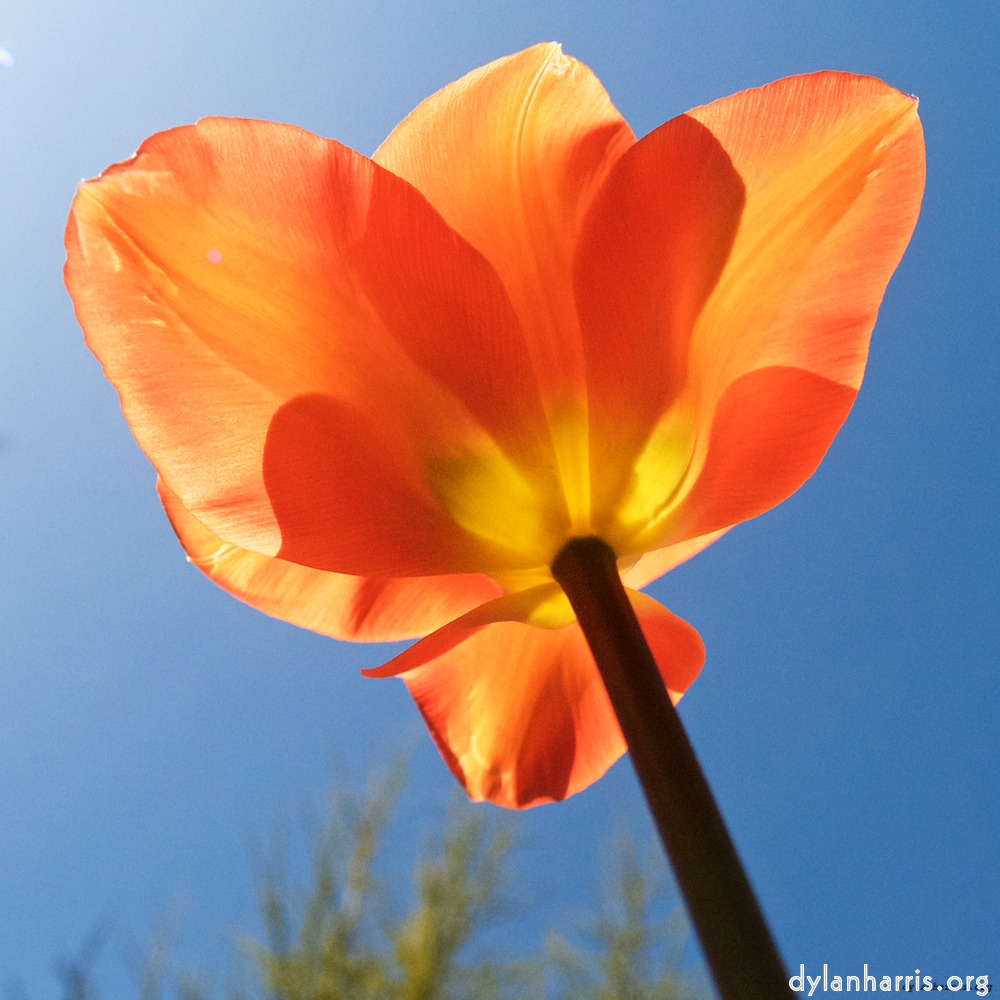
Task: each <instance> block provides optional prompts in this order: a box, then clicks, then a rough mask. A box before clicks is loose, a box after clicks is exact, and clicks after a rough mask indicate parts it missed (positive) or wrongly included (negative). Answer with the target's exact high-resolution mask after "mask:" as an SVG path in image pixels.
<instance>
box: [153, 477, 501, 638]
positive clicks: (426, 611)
mask: <svg viewBox="0 0 1000 1000" xmlns="http://www.w3.org/2000/svg"><path fill="white" fill-rule="evenodd" d="M158 485H159V491H160V499H161V500H162V501H163V505H164V507H165V508H166V511H167V514H168V515H169V517H170V521H171V524H173V527H174V530H175V531H176V532H177V537H178V538H179V539H180V542H181V544H182V545H183V546H184V548H185V550H186V551H187V554H188V556H189V557H190V559H191V562H192V563H194V565H195V566H197V567H198V569H200V570H201V571H202V572H203V573H204V574H205V575H206V576H207V577H208V578H209V579H211V580H212V581H214V582H215V583H217V584H218V585H219V586H220V587H222V588H223V589H224V590H227V591H228V592H229V593H230V594H232V595H233V596H234V597H238V598H239V599H240V600H241V601H246V603H247V604H250V605H252V606H253V607H255V608H257V609H258V610H259V611H264V612H266V613H267V614H269V615H273V616H274V617H276V618H281V619H283V620H284V621H287V622H291V623H292V624H293V625H299V626H301V627H303V628H309V629H312V630H313V631H314V632H321V633H323V634H324V635H329V636H333V637H334V638H335V639H352V640H356V641H359V642H389V641H393V640H397V639H413V638H416V637H417V636H421V635H426V634H427V633H428V632H430V631H432V630H434V629H438V628H441V626H443V625H445V624H447V623H448V622H450V621H452V620H453V619H455V618H457V617H459V616H460V615H463V614H465V613H466V612H467V611H470V610H471V609H473V608H475V607H478V606H479V605H480V604H483V603H484V602H486V601H490V600H492V599H494V598H495V597H498V596H499V595H500V592H501V591H500V587H499V586H498V585H497V584H496V583H494V582H493V581H492V580H491V579H490V578H489V577H487V576H482V575H480V574H467V575H463V576H432V577H404V578H401V579H393V578H389V577H358V576H345V575H343V574H340V573H327V572H324V571H322V570H315V569H310V568H309V567H307V566H300V565H298V564H297V563H293V562H288V561H287V560H285V559H278V558H275V557H272V556H264V555H261V554H260V553H258V552H251V551H249V550H248V549H241V548H240V547H239V546H237V545H233V544H232V543H230V542H224V541H222V539H221V538H219V537H218V536H217V535H213V534H212V532H211V531H209V529H208V528H206V527H205V525H203V524H202V523H201V521H199V520H198V519H197V518H196V517H195V516H194V515H193V514H191V512H190V511H188V510H187V509H186V508H185V507H184V506H183V504H181V502H180V501H179V500H178V499H177V496H176V495H175V494H173V493H171V492H170V490H169V489H167V487H166V486H164V485H163V483H162V481H161V482H160V483H159V484H158Z"/></svg>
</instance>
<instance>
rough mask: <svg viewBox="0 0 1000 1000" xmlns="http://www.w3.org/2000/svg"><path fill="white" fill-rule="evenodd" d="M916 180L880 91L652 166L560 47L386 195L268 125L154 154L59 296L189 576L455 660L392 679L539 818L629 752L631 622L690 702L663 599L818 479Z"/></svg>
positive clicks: (755, 115)
mask: <svg viewBox="0 0 1000 1000" xmlns="http://www.w3.org/2000/svg"><path fill="white" fill-rule="evenodd" d="M923 170H924V167H923V147H922V136H921V130H920V123H919V119H918V117H917V113H916V101H915V100H914V99H913V98H911V97H908V96H906V95H904V94H902V93H900V92H898V91H896V90H894V89H892V88H891V87H889V86H887V85H886V84H884V83H882V82H881V81H878V80H875V79H872V78H869V77H859V76H853V75H850V74H844V73H832V72H823V73H815V74H812V75H808V76H799V77H791V78H788V79H784V80H779V81H777V82H776V83H772V84H770V85H769V86H766V87H762V88H759V89H756V90H748V91H745V92H743V93H740V94H736V95H734V96H732V97H729V98H725V99H723V100H719V101H715V102H713V103H711V104H708V105H705V106H702V107H699V108H695V109H694V110H692V111H690V112H688V113H687V114H685V115H681V116H679V117H677V118H674V119H672V120H671V121H668V122H667V123H666V124H665V125H662V126H661V127H660V128H658V129H656V130H655V131H653V132H651V133H650V134H649V135H647V136H646V137H645V138H643V139H641V140H638V141H637V140H636V139H635V137H634V136H633V134H632V132H631V131H630V129H629V127H628V125H627V124H626V123H625V121H624V120H623V118H622V117H621V115H620V114H619V113H618V112H617V110H616V109H615V108H614V106H613V105H612V104H611V102H610V99H609V98H608V95H607V94H606V92H605V91H604V89H603V88H602V87H601V85H600V83H599V82H598V80H597V79H596V77H595V76H594V75H593V73H591V71H590V70H589V69H587V67H585V66H583V65H582V64H581V63H578V62H576V61H575V60H573V59H570V58H568V57H566V56H565V55H563V53H562V51H561V49H560V48H559V46H558V45H554V44H550V45H536V46H534V47H532V48H529V49H526V50H525V51H523V52H520V53H518V54H516V55H512V56H509V57H507V58H504V59H499V60H497V61H496V62H493V63H490V64H489V65H488V66H484V67H482V68H481V69H478V70H475V71H474V72H472V73H470V74H468V75H467V76H465V77H463V78H462V79H461V80H458V81H457V82H455V83H453V84H450V85H449V86H447V87H445V88H444V89H443V90H441V91H439V92H438V93H436V94H434V95H433V96H432V97H430V98H428V99H427V100H425V101H424V102H423V103H422V104H420V105H419V106H418V107H417V108H416V110H414V111H413V112H412V113H411V114H410V115H409V116H408V117H407V118H406V119H405V120H404V121H403V122H402V123H401V124H400V125H399V126H398V127H397V128H396V129H395V130H394V131H393V132H392V134H391V135H390V136H389V138H388V139H387V140H386V141H385V142H384V143H383V144H382V146H380V147H379V149H378V150H377V151H376V153H375V155H374V156H373V157H372V158H371V159H368V158H366V157H364V156H362V155H360V154H358V153H356V152H354V151H352V150H350V149H348V148H346V147H345V146H342V145H340V144H339V143H337V142H334V141H332V140H328V139H321V138H318V137H316V136H314V135H311V134H309V133H307V132H304V131H302V130H300V129H298V128H294V127H292V126H289V125H279V124H273V123H268V122H260V121H246V120H237V119H220V118H209V119H205V120H203V121H201V122H199V123H198V124H196V125H193V126H187V127H183V128H177V129H172V130H170V131H167V132H163V133H160V134H158V135H155V136H153V137H152V138H150V139H148V140H146V142H144V143H143V144H142V146H141V147H140V148H139V150H138V152H137V153H136V154H135V156H133V157H132V158H131V159H129V160H127V161H125V162H123V163H119V164H116V165H114V166H112V167H110V168H109V169H108V170H106V171H105V172H104V173H103V174H101V176H100V177H98V178H96V179H94V180H92V181H88V182H86V183H84V184H83V185H81V187H80V189H79V191H78V193H77V196H76V200H75V201H74V204H73V209H72V213H71V216H70V221H69V225H68V228H67V234H66V245H67V250H68V262H67V265H66V283H67V286H68V288H69V290H70V293H71V295H72V297H73V300H74V303H75V306H76V311H77V316H78V317H79V320H80V323H81V325H82V327H83V329H84V332H85V334H86V337H87V342H88V344H89V345H90V347H91V349H92V350H93V351H94V353H95V354H96V355H97V356H98V358H99V359H100V360H101V362H102V364H103V366H104V370H105V373H106V374H107V376H108V378H109V379H110V380H111V381H112V382H113V383H114V385H115V386H116V388H117V389H118V391H119V393H120V396H121V401H122V409H123V411H124V414H125V417H126V419H127V420H128V422H129V425H130V427H131V429H132V432H133V433H134V435H135V437H136V440H137V441H138V443H139V444H140V446H141V447H142V448H143V450H144V451H145V453H146V454H147V455H148V457H149V458H150V460H151V461H152V463H153V465H154V466H155V467H156V470H157V472H158V474H159V477H160V479H159V490H160V495H161V498H162V500H163V503H164V506H165V507H166V510H167V513H168V515H169V517H170V519H171V522H172V523H173V526H174V528H175V530H176V532H177V534H178V536H179V538H180V541H181V543H182V544H183V546H184V548H185V549H186V550H187V552H188V555H189V556H190V558H191V560H192V561H193V562H194V563H195V565H196V566H198V567H199V569H201V570H202V571H203V572H204V573H206V574H207V575H208V576H209V577H210V578H211V579H213V580H214V581H215V582H216V583H218V584H219V585H221V586H222V587H224V588H225V589H226V590H228V591H229V592H231V593H232V594H234V595H236V596H237V597H239V598H241V599H242V600H244V601H247V602H249V603H250V604H252V605H254V606H255V607H258V608H260V609H261V610H263V611H266V612H267V613H269V614H272V615H276V616H278V617H281V618H284V619H286V620H288V621H291V622H294V623H296V624H299V625H302V626H306V627H308V628H312V629H315V630H317V631H319V632H322V633H325V634H327V635H331V636H334V637H337V638H342V639H357V640H365V641H369V640H389V639H401V638H412V637H420V636H424V637H425V638H423V639H422V640H421V641H420V642H417V643H416V644H415V645H413V646H411V647H410V648H409V649H407V650H406V651H405V652H403V653H402V654H401V655H399V656H397V657H396V658H395V659H394V660H392V661H391V662H390V663H388V664H386V665H385V666H383V667H381V668H378V669H375V670H371V671H366V673H367V674H368V675H370V676H373V677H388V676H398V677H401V678H402V679H403V680H404V681H405V682H406V684H407V686H408V688H409V690H410V692H411V694H412V695H413V697H414V699H415V700H416V702H417V705H418V706H419V709H420V711H421V713H422V715H423V717H424V719H425V721H426V723H427V725H428V728H429V729H430V732H431V734H432V735H433V737H434V740H435V742H436V743H437V745H438V747H439V749H440V751H441V754H442V755H443V757H444V759H445V761H446V762H447V764H448V766H449V768H450V769H451V770H452V772H453V773H454V774H455V775H456V777H457V778H458V779H459V781H461V782H462V784H463V785H464V786H465V788H466V790H467V791H468V793H469V795H470V796H471V797H473V798H476V799H490V800H492V801H494V802H497V803H500V804H502V805H505V806H515V807H523V806H529V805H533V804H536V803H540V802H546V801H551V800H556V799H562V798H564V797H565V796H567V795H569V794H572V793H573V792H576V791H578V790H579V789H581V788H583V787H585V786H586V785H588V784H589V783H591V782H593V781H594V780H596V779H597V778H598V777H600V775H602V774H603V773H604V771H605V770H606V769H607V768H608V767H609V766H610V764H611V763H612V762H613V761H614V760H615V759H617V758H618V757H619V756H620V755H621V754H622V753H623V751H624V750H625V749H626V741H625V737H624V736H623V728H628V727H627V725H626V722H625V720H624V718H623V712H624V713H625V714H627V709H625V708H622V707H621V705H620V704H619V702H620V698H619V697H618V696H617V695H616V694H615V692H614V691H613V690H612V691H611V700H609V693H608V691H609V684H611V682H609V680H608V674H607V671H606V669H605V667H604V666H600V669H599V664H598V665H595V658H594V655H592V653H591V649H593V650H594V654H595V655H597V646H599V645H600V644H601V641H602V640H601V635H603V634H605V633H607V632H608V629H610V628H611V626H610V625H608V624H607V623H606V622H605V623H603V624H601V623H597V624H596V625H595V624H594V622H593V621H590V622H589V625H588V621H587V620H584V619H585V618H588V617H589V618H593V617H594V616H595V615H596V616H597V617H598V618H599V617H600V616H601V614H602V612H601V610H600V609H601V607H604V606H606V605H607V604H608V603H609V602H610V603H614V602H615V601H618V605H619V606H618V612H620V613H621V615H622V616H624V617H623V618H622V621H624V620H625V619H628V618H631V621H633V622H635V621H637V622H638V625H636V626H635V627H634V630H633V631H634V633H635V635H634V636H633V638H635V639H636V641H637V642H639V643H640V644H642V640H643V638H644V639H645V642H646V643H648V647H649V650H650V651H651V658H650V659H649V664H650V670H652V671H653V687H654V688H658V689H659V690H660V691H661V693H662V691H663V689H664V688H665V690H666V691H667V692H669V697H670V701H673V702H676V700H678V699H679V698H680V696H681V694H682V693H683V692H684V690H685V689H686V688H687V687H688V685H689V684H690V683H691V682H692V681H693V679H694V678H695V676H696V675H697V673H698V671H699V669H700V668H701V665H702V662H703V659H704V650H703V646H702V643H701V640H700V638H699V637H698V635H697V633H696V632H695V630H694V629H693V628H692V627H691V626H690V625H688V624H687V623H686V622H683V621H681V620H680V619H679V618H677V617H676V616H674V615H672V614H671V613H670V612H669V611H668V610H667V609H666V608H664V607H663V606H662V605H660V604H659V603H657V602H656V601H654V600H653V599H652V598H650V597H648V596H647V595H645V594H643V593H641V592H640V588H641V587H643V586H645V585H646V584H648V583H649V582H650V581H652V580H653V579H655V578H656V577H658V576H660V575H661V574H663V573H665V572H666V571H667V570H669V569H671V568H672V567H674V566H676V565H677V564H678V563H680V562H682V561H683V560H685V559H687V558H689V557H690V556H692V555H694V554H695V553H696V552H698V551H699V550H700V549H702V548H704V547H705V546H706V545H708V544H710V543H711V542H712V541H714V540H715V539H716V538H718V537H719V536H720V535H721V534H722V533H723V532H725V531H726V530H728V529H729V528H730V527H731V526H732V525H734V524H736V523H738V522H740V521H743V520H746V519H747V518H751V517H754V516H756V515H757V514H760V513H762V512H763V511H765V510H767V509H769V508H771V507H773V506H774V505H775V504H777V503H779V502H780V501H782V500H784V499H785V498H786V497H787V496H788V495H789V494H791V493H792V492H793V491H794V490H796V489H797V488H798V487H799V486H800V485H801V484H802V483H803V482H804V481H805V480H806V479H807V478H808V477H809V476H810V475H811V474H812V472H813V471H814V470H815V468H816V466H817V465H818V463H819V462H820V460H821V459H822V457H823V455H824V454H825V452H826V450H827V448H828V447H829V445H830V442H831V440H832V439H833V436H834V435H835V433H836V432H837V430H838V428H839V427H840V425H841V423H842V422H843V420H844V419H845V417H846V416H847V413H848V410H849V409H850V407H851V404H852V402H853V400H854V397H855V395H856V393H857V390H858V387H859V385H860V383H861V378H862V374H863V370H864V365H865V360H866V355H867V349H868V340H869V336H870V334H871V330H872V327H873V325H874V322H875V318H876V313H877V310H878V306H879V303H880V301H881V297H882V294H883V291H884V288H885V285H886V283H887V281H888V279H889V277H890V275H891V274H892V271H893V270H894V269H895V267H896V265H897V263H898V262H899V259H900V257H901V255H902V252H903V250H904V248H905V246H906V243H907V242H908V240H909V237H910V233H911V231H912V229H913V226H914V224H915V222H916V217H917V212H918V208H919V202H920V196H921V192H922V187H923ZM581 541H582V543H583V549H581V548H580V543H581ZM588 545H590V548H589V549H588V548H587V546H588ZM595 545H596V548H594V546H595ZM584 550H586V551H584ZM587 566H589V567H590V568H589V569H588V568H587ZM581 567H582V568H581ZM595 567H596V568H595ZM602 573H603V574H604V576H605V577H607V576H608V574H610V577H612V578H613V579H611V580H608V579H605V581H604V582H605V583H607V585H608V587H610V589H609V590H607V594H608V595H611V596H606V597H605V598H603V599H602V600H600V601H596V602H594V601H591V602H590V603H591V604H592V605H594V607H595V608H596V610H594V609H593V608H592V609H591V610H590V611H586V612H585V611H583V610H581V609H582V608H583V607H584V606H585V605H587V602H588V598H587V593H591V594H592V593H593V592H594V590H593V587H590V585H589V584H587V583H586V581H584V584H583V586H582V590H581V587H580V585H579V583H580V578H581V574H582V576H583V577H586V578H588V579H590V580H591V583H593V581H594V580H595V579H597V577H600V576H601V574H602ZM619 580H620V582H619ZM622 584H624V587H625V588H626V589H625V590H622V589H621V587H622ZM595 586H596V584H595ZM588 587H590V590H588ZM615 588H617V590H615ZM598 589H599V588H598ZM619 591H620V595H619V597H615V596H614V594H617V593H618V592H619ZM613 592H614V593H613ZM616 613H617V612H616ZM578 618H579V619H580V621H578ZM581 623H582V625H583V629H582V630H581ZM631 627H632V626H623V628H625V630H626V631H627V630H628V628H631ZM640 627H641V631H640ZM585 633H586V638H585ZM595 637H596V638H595ZM588 642H589V646H588ZM595 642H596V643H597V646H595ZM636 655H648V654H636ZM600 659H601V657H600V655H598V661H599V662H600ZM629 669H630V668H627V667H626V668H625V670H626V673H628V670H629ZM657 675H658V677H659V678H661V679H662V684H661V683H660V680H657V679H656V678H657ZM624 683H625V686H626V687H628V686H629V683H630V682H629V681H628V680H627V678H626V681H625V682H624ZM611 686H612V687H613V684H611ZM654 694H655V692H654ZM662 698H663V701H664V703H665V704H666V709H664V710H665V711H667V710H669V711H672V709H670V702H669V701H667V697H666V695H665V694H663V695H662ZM616 699H617V700H616ZM640 700H641V699H640ZM612 702H614V707H612ZM639 710H640V714H641V711H642V710H643V709H642V705H641V704H640V705H639ZM616 712H617V716H616ZM656 728H657V727H654V729H656ZM626 735H627V734H626ZM638 738H639V737H636V739H638ZM631 740H632V737H630V744H631ZM664 752H666V751H664ZM636 753H637V751H636V748H635V747H634V746H633V756H634V757H635V756H636ZM649 753H653V751H649ZM640 756H641V755H640ZM647 756H649V754H647ZM638 766H639V765H638V763H637V767H638ZM661 770H662V767H661ZM640 777H642V775H641V774H640ZM648 791H649V790H648V788H647V792H648ZM685 891H687V890H685Z"/></svg>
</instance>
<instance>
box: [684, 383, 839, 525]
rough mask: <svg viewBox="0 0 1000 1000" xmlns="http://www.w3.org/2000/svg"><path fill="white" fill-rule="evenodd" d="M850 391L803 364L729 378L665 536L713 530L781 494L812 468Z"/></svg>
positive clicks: (836, 425) (760, 508)
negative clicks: (701, 459) (698, 464)
mask: <svg viewBox="0 0 1000 1000" xmlns="http://www.w3.org/2000/svg"><path fill="white" fill-rule="evenodd" d="M854 397H855V391H854V389H851V388H849V387H848V386H846V385H841V384H840V383H838V382H833V381H831V380H830V379H825V378H823V377H822V376H820V375H815V374H813V373H812V372H807V371H803V370H802V369H801V368H777V367H775V368H760V369H758V370H757V371H753V372H750V373H749V374H747V375H744V376H743V377H742V378H739V379H737V380H736V381H735V382H733V384H732V385H730V386H729V388H728V389H727V390H726V391H725V393H724V394H723V396H722V399H721V400H720V401H719V405H718V407H717V408H716V411H715V419H714V421H713V422H712V430H711V435H710V438H709V447H708V455H707V457H706V459H705V464H704V466H703V467H702V470H701V474H700V475H699V476H698V479H697V480H696V482H695V483H694V486H693V487H692V488H691V490H690V492H688V494H687V495H686V496H685V497H684V500H683V501H682V502H681V504H680V507H679V508H678V511H677V512H676V514H675V515H674V520H673V522H672V527H671V532H670V533H671V536H672V537H674V538H697V537H698V536H701V535H705V534H707V533H708V532H716V531H719V530H720V529H723V528H726V527H728V526H729V525H732V524H736V523H737V522H738V521H745V520H746V519H747V518H750V517H756V516H757V515H758V514H761V513H763V512H764V511H765V510H769V509H770V508H771V507H773V506H775V505H776V504H778V503H780V502H781V501H782V500H784V499H785V498H786V497H787V496H788V495H789V494H791V493H793V492H794V491H795V490H797V489H798V488H799V486H801V485H802V483H804V482H805V481H806V479H808V478H809V477H810V476H811V475H812V474H813V472H814V471H815V470H816V466H817V465H819V463H820V461H821V460H822V458H823V456H824V455H825V454H826V451H827V448H829V447H830V442H831V441H832V440H833V436H834V434H836V433H837V430H838V429H839V427H840V425H841V424H842V423H843V422H844V420H845V418H846V417H847V414H848V412H849V411H850V409H851V404H852V403H853V402H854Z"/></svg>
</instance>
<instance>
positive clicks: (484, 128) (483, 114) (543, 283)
mask: <svg viewBox="0 0 1000 1000" xmlns="http://www.w3.org/2000/svg"><path fill="white" fill-rule="evenodd" d="M634 142H635V138H634V137H633V135H632V132H631V130H630V129H629V127H628V125H627V124H626V123H625V121H624V119H623V118H622V117H621V115H620V114H619V113H618V111H617V110H616V109H615V108H614V106H613V105H612V104H611V101H610V99H609V98H608V95H607V93H606V92H605V90H604V88H603V87H602V86H601V84H600V82H599V81H598V79H597V78H596V77H595V76H594V74H593V73H592V72H591V71H590V70H589V69H588V68H587V67H586V66H584V65H583V64H582V63H579V62H577V61H576V60H575V59H571V58H569V57H568V56H565V55H563V52H562V49H561V48H560V47H559V46H558V45H556V44H544V45H535V46H533V47H532V48H529V49H525V50H524V51H523V52H518V53H517V54H516V55H512V56H507V57H506V58H503V59H498V60H496V61H495V62H492V63H490V64H489V65H487V66H483V67H481V68H480V69H477V70H474V71H473V72H472V73H469V74H468V75H466V76H464V77H462V79H460V80H458V81H456V82H455V83H452V84H449V85H448V86H447V87H445V88H444V89H443V90H440V91H438V93H436V94H434V95H433V96H431V97H429V98H427V100H425V101H424V102H423V103H422V104H420V105H419V106H418V107H417V108H416V109H415V110H414V111H413V112H412V113H411V114H410V115H409V116H408V117H407V118H406V119H404V120H403V122H401V123H400V124H399V125H398V126H397V127H396V129H395V130H394V131H393V132H392V134H391V135H390V136H389V138H388V139H386V141H385V142H384V143H383V144H382V145H381V146H380V147H379V149H378V150H377V151H376V153H375V156H374V159H375V161H376V162H377V163H380V164H382V165H383V166H385V167H388V168H389V169H390V170H392V171H393V173H395V174H398V175H399V176H400V177H405V178H406V179H407V180H408V181H410V183H412V184H414V185H415V186H416V187H417V188H419V190H420V191H422V192H423V193H424V194H425V195H426V196H427V198H428V200H429V201H430V202H431V204H432V205H434V207H435V208H436V209H437V210H438V211H439V212H440V213H441V214H442V215H443V216H444V218H445V221H447V222H448V224H449V225H450V226H452V227H453V228H454V229H455V230H457V231H458V232H459V233H461V234H462V235H463V236H464V237H465V238H466V239H467V240H468V241H469V242H470V243H471V244H472V245H473V246H475V247H476V248H477V249H478V250H480V251H482V253H484V254H485V255H486V257H487V258H488V260H489V261H490V262H491V263H492V264H493V266H494V267H495V268H496V270H497V273H498V274H499V275H500V278H501V280H502V281H503V283H504V286H505V287H506V289H507V291H508V293H509V294H510V297H511V300H512V301H513V303H514V307H515V309H516V310H517V312H518V315H519V316H520V318H521V322H522V324H523V326H524V328H525V330H526V331H528V332H529V335H530V337H531V349H532V352H533V358H534V361H535V370H536V374H537V376H538V378H539V381H540V383H541V386H542V390H543V393H545V395H546V399H547V401H549V402H552V401H555V402H559V401H560V400H559V398H558V397H560V396H561V395H562V394H566V393H568V392H571V391H578V390H580V389H581V387H582V381H583V370H582V358H581V356H580V348H579V339H578V331H577V328H576V322H575V311H574V308H573V301H572V285H571V264H572V257H573V250H574V247H575V245H576V239H577V233H578V231H579V228H580V224H581V221H582V218H583V214H584V212H585V211H586V209H587V206H588V204H589V203H590V199H591V198H592V197H593V194H594V192H595V190H596V189H597V187H598V186H599V185H600V183H601V181H602V180H603V178H604V176H605V174H606V173H607V171H608V169H609V168H610V167H611V165H612V164H613V163H614V162H615V160H616V159H617V158H618V157H619V156H620V155H621V154H622V153H623V152H624V150H625V149H627V148H628V147H629V146H630V145H631V144H632V143H634Z"/></svg>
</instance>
